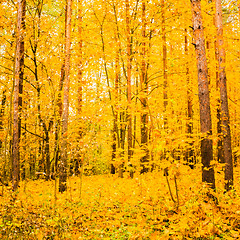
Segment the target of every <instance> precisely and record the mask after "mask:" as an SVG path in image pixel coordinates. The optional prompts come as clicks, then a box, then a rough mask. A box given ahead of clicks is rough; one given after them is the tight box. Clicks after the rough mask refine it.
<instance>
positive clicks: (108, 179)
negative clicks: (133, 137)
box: [0, 165, 240, 240]
mask: <svg viewBox="0 0 240 240" xmlns="http://www.w3.org/2000/svg"><path fill="white" fill-rule="evenodd" d="M176 169H177V170H176ZM235 170H236V171H235V179H234V180H235V188H234V190H231V191H229V192H227V193H224V191H223V185H224V181H223V173H222V172H221V171H218V172H217V173H216V183H217V184H216V185H217V189H216V191H215V192H211V195H214V196H215V197H216V199H217V201H213V199H212V198H209V197H208V196H209V194H207V193H208V191H209V190H208V188H207V187H206V186H204V184H202V183H201V171H200V167H199V168H197V169H194V170H191V169H190V168H189V167H187V166H184V165H182V166H175V167H174V168H172V171H171V170H170V172H169V183H170V186H171V187H172V190H173V191H172V192H173V195H174V197H176V192H175V188H174V175H175V176H177V178H176V179H177V184H178V188H177V191H178V195H179V203H178V205H177V206H176V202H173V201H172V198H171V196H170V193H169V188H168V185H167V181H166V178H165V176H163V172H162V171H156V172H152V173H148V174H145V175H137V174H135V176H134V178H133V179H130V178H128V177H127V176H125V178H123V179H120V178H117V177H116V176H111V175H101V176H84V177H83V179H82V186H80V185H81V183H80V179H79V178H78V177H71V178H70V179H69V180H68V190H67V192H65V193H55V189H57V186H56V185H55V184H56V182H55V181H44V180H36V181H32V180H31V181H24V182H21V186H20V188H19V191H18V192H17V193H13V192H12V191H11V189H10V188H6V187H4V189H3V191H2V195H1V196H0V239H24V240H25V239H198V240H200V239H238V238H240V198H239V195H240V187H239V183H240V174H239V168H237V169H235ZM176 171H177V175H176ZM80 190H81V194H80Z"/></svg>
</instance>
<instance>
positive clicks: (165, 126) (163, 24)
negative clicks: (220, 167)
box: [161, 0, 168, 130]
mask: <svg viewBox="0 0 240 240" xmlns="http://www.w3.org/2000/svg"><path fill="white" fill-rule="evenodd" d="M161 5H162V42H163V46H162V47H163V48H162V51H163V111H164V119H163V124H164V129H165V130H167V129H168V125H167V123H168V120H167V113H166V111H167V105H168V94H167V87H168V79H167V40H166V27H165V0H161Z"/></svg>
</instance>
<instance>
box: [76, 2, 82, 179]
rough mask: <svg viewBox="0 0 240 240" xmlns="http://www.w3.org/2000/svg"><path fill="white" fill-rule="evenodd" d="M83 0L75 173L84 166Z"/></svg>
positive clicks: (79, 10) (80, 22) (80, 24)
mask: <svg viewBox="0 0 240 240" xmlns="http://www.w3.org/2000/svg"><path fill="white" fill-rule="evenodd" d="M82 7H83V5H82V0H79V1H78V34H79V36H78V37H79V43H78V57H79V59H78V106H77V114H78V124H79V129H78V152H77V159H76V163H75V173H76V174H79V173H80V172H79V168H80V167H81V166H82V159H83V156H82V149H81V148H82V137H83V122H82V116H81V115H82V105H83V37H82V31H83V26H82V25H83V16H82Z"/></svg>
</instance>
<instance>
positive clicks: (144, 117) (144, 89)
mask: <svg viewBox="0 0 240 240" xmlns="http://www.w3.org/2000/svg"><path fill="white" fill-rule="evenodd" d="M146 39H147V38H146V1H145V0H143V1H142V42H141V45H142V47H141V58H142V59H141V78H140V80H141V96H142V97H141V99H140V101H141V106H142V112H141V147H142V150H143V151H144V156H143V157H142V158H141V164H142V170H141V172H142V173H144V172H147V171H148V169H149V167H148V166H146V164H147V163H148V162H149V150H148V137H149V136H148V109H147V100H148V99H147V95H148V78H147V60H146V55H147V54H146V45H147V42H146Z"/></svg>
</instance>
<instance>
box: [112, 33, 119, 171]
mask: <svg viewBox="0 0 240 240" xmlns="http://www.w3.org/2000/svg"><path fill="white" fill-rule="evenodd" d="M115 42H116V45H117V50H116V58H115V59H116V62H115V84H114V116H113V143H112V163H111V165H110V168H111V169H110V172H111V174H115V172H116V168H115V166H114V161H115V160H116V158H117V146H118V145H119V144H118V142H119V137H118V115H119V114H118V112H119V47H120V46H119V42H118V38H117V36H116V37H115Z"/></svg>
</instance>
